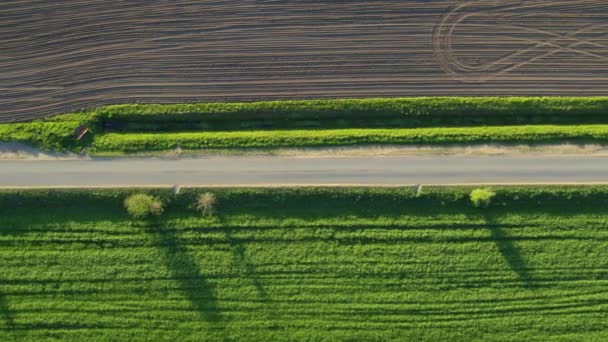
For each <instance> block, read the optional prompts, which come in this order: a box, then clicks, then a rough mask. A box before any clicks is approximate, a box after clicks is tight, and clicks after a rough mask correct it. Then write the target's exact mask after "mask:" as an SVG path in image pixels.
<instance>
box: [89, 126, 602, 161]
mask: <svg viewBox="0 0 608 342" xmlns="http://www.w3.org/2000/svg"><path fill="white" fill-rule="evenodd" d="M559 141H561V142H575V141H581V142H595V143H604V142H608V125H579V126H507V127H493V126H489V127H452V128H413V129H340V130H279V131H241V132H198V133H131V134H128V133H127V134H125V133H122V134H121V133H108V134H103V135H100V136H97V137H95V139H94V140H93V143H92V145H91V150H90V153H92V154H96V153H98V154H103V153H111V152H114V153H116V152H119V153H136V152H145V151H165V150H172V149H175V148H182V149H186V150H199V149H248V148H270V149H271V148H285V147H320V146H354V145H449V144H479V143H488V142H492V143H519V144H543V143H544V144H546V143H552V142H559Z"/></svg>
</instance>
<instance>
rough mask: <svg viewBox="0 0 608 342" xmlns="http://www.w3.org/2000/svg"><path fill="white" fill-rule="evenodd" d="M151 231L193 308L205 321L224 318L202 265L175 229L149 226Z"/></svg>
mask: <svg viewBox="0 0 608 342" xmlns="http://www.w3.org/2000/svg"><path fill="white" fill-rule="evenodd" d="M149 230H150V231H151V233H153V234H154V235H155V237H156V238H157V239H158V241H157V242H158V245H159V246H160V248H161V250H162V252H163V254H164V257H165V262H166V264H167V268H168V269H169V271H170V272H171V273H172V274H173V277H174V278H175V280H177V281H178V283H179V286H180V288H181V290H182V292H183V293H184V295H185V297H186V298H188V300H189V301H190V303H191V305H192V308H193V309H194V310H196V311H197V312H198V314H199V315H200V316H201V318H203V319H204V320H206V321H208V322H218V321H219V320H220V318H221V317H220V312H219V308H218V306H217V298H216V295H215V291H214V288H213V285H212V284H210V283H209V281H208V280H207V278H206V277H205V275H204V274H203V273H202V272H201V270H200V268H199V265H198V264H197V263H196V262H195V260H194V259H193V258H192V257H191V256H190V254H188V251H187V250H186V249H185V248H184V246H183V245H182V243H181V241H180V238H179V237H178V236H177V232H176V231H175V229H172V228H165V227H159V226H157V227H150V228H149Z"/></svg>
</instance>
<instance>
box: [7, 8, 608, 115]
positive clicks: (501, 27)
mask: <svg viewBox="0 0 608 342" xmlns="http://www.w3.org/2000/svg"><path fill="white" fill-rule="evenodd" d="M607 14H608V3H606V2H605V1H603V0H579V1H555V0H552V1H548V0H542V1H541V0H532V1H514V0H508V1H493V0H481V1H454V0H437V1H435V0H433V1H428V0H415V1H403V0H378V1H372V0H353V1H335V0H331V1H329V0H324V1H319V0H315V1H312V0H297V1H296V0H293V1H287V0H235V1H227V0H222V1H220V0H202V1H194V0H171V1H169V0H163V1H160V0H122V1H119V0H86V1H85V0H52V1H47V0H38V1H35V0H5V1H2V2H0V122H10V121H21V120H27V119H32V118H38V117H43V116H46V115H50V114H57V113H62V112H67V111H71V110H76V109H81V108H88V107H93V106H99V105H104V104H112V103H126V102H140V103H151V102H153V103H157V102H163V103H174V102H196V101H241V100H261V99H287V98H289V99H297V98H323V97H387V96H423V95H608V21H607V20H606V16H607Z"/></svg>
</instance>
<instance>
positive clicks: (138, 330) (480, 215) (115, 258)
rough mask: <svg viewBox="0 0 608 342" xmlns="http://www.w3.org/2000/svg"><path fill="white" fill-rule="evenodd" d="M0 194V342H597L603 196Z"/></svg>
mask: <svg viewBox="0 0 608 342" xmlns="http://www.w3.org/2000/svg"><path fill="white" fill-rule="evenodd" d="M495 190H496V192H497V196H496V197H495V198H494V199H493V202H492V203H493V204H492V205H491V206H490V207H489V208H487V209H483V210H482V209H474V208H472V207H471V205H470V204H469V202H468V198H467V195H468V193H469V191H470V189H467V188H426V189H424V188H423V190H422V193H421V194H420V195H416V194H415V193H414V192H413V191H411V190H409V189H397V188H395V189H298V190H293V189H292V190H277V189H275V190H265V189H240V190H237V189H232V190H229V189H224V190H222V189H214V190H212V191H213V192H215V193H216V194H217V196H218V200H219V202H218V203H219V206H218V208H219V210H218V213H217V216H216V217H213V218H201V217H200V214H196V213H195V211H194V210H191V209H185V208H186V207H188V206H189V205H192V204H193V202H194V198H195V194H196V192H197V191H194V190H186V191H185V192H184V193H183V194H181V195H178V196H173V195H171V194H170V193H169V192H168V191H166V192H165V191H156V192H153V193H155V194H156V195H157V196H159V197H161V198H162V199H163V200H164V201H165V203H167V208H166V212H165V215H164V216H163V217H161V218H160V219H158V220H157V221H154V222H152V223H151V224H149V225H148V226H144V225H134V224H132V223H131V222H130V221H129V220H128V219H127V217H126V214H125V212H124V209H123V208H122V206H121V205H122V200H123V199H124V198H125V197H126V195H127V193H128V192H129V191H96V192H77V191H76V192H75V191H65V192H62V191H53V192H44V191H32V192H23V191H19V192H18V191H11V192H1V193H0V217H2V226H1V227H0V245H1V248H0V272H1V274H2V280H1V281H0V339H1V340H3V341H10V340H19V341H23V340H31V341H43V340H50V339H63V340H74V341H83V340H168V341H169V340H170V341H175V340H225V339H236V340H273V341H274V340H299V339H305V340H328V341H335V340H401V341H403V340H406V341H407V340H410V341H411V340H416V341H425V340H433V341H445V340H480V341H505V340H510V341H513V340H519V341H532V340H537V341H572V340H587V341H589V340H598V341H599V340H605V339H606V338H608V320H606V311H607V310H608V273H607V271H606V270H607V269H608V257H607V254H606V252H607V250H608V228H606V227H607V225H606V222H608V214H607V213H606V210H605V208H606V207H608V188H606V187H559V188H500V189H495Z"/></svg>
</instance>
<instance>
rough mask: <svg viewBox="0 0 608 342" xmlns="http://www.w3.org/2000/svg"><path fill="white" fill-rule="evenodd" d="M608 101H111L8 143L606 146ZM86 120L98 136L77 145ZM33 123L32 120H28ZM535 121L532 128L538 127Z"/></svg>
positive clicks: (3, 136) (5, 134)
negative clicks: (77, 131)
mask: <svg viewBox="0 0 608 342" xmlns="http://www.w3.org/2000/svg"><path fill="white" fill-rule="evenodd" d="M606 113H608V98H605V97H590V98H568V97H555V98H553V97H551V98H522V97H514V98H495V97H488V98H459V97H453V98H401V99H362V100H305V101H268V102H252V103H207V104H176V105H113V106H106V107H101V108H97V109H93V110H88V111H84V112H81V113H74V114H66V115H61V116H57V117H54V118H49V119H47V120H45V121H39V122H34V123H29V124H27V123H26V124H6V125H0V140H4V141H8V140H17V141H23V142H27V143H32V144H35V145H37V146H41V147H44V148H54V149H57V148H60V149H64V150H79V149H82V148H85V147H88V148H90V151H91V152H92V153H108V152H110V153H111V152H118V153H128V152H145V151H148V150H151V151H159V150H166V149H172V148H175V147H181V148H185V149H205V148H212V149H216V148H219V149H246V148H276V147H306V146H344V145H355V144H356V145H365V144H454V143H492V142H498V143H502V142H514V143H547V142H559V141H566V140H568V141H590V142H600V143H601V142H606V136H607V135H608V126H607V124H608V115H606ZM79 124H85V125H87V126H88V127H89V128H91V132H92V135H91V136H89V138H88V139H87V140H85V141H83V142H75V141H74V139H73V137H72V133H73V129H74V128H76V127H77V126H78V125H79ZM30 125H31V126H30ZM532 125H534V126H532Z"/></svg>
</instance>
